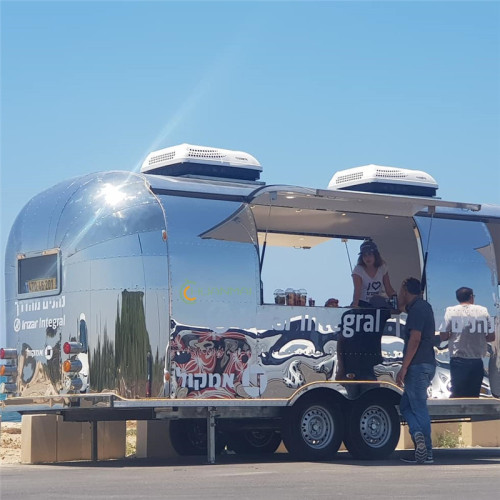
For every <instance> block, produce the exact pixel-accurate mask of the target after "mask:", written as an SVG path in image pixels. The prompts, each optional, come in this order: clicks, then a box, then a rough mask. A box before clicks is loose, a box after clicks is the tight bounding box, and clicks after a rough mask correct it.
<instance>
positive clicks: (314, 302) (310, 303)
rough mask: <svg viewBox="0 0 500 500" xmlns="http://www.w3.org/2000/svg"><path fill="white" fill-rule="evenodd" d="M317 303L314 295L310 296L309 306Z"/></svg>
mask: <svg viewBox="0 0 500 500" xmlns="http://www.w3.org/2000/svg"><path fill="white" fill-rule="evenodd" d="M315 305H316V301H315V300H314V299H313V298H312V297H309V307H314V306H315Z"/></svg>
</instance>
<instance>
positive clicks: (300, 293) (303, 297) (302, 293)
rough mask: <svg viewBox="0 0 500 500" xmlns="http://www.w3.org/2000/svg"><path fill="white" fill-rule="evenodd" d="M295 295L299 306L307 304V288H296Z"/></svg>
mask: <svg viewBox="0 0 500 500" xmlns="http://www.w3.org/2000/svg"><path fill="white" fill-rule="evenodd" d="M295 293H296V297H297V299H298V300H297V302H298V304H297V305H299V306H305V305H306V304H307V290H304V289H303V288H301V289H300V290H297V292H295Z"/></svg>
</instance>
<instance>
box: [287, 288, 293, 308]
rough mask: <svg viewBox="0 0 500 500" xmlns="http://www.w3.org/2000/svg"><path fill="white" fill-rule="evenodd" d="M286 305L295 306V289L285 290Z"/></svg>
mask: <svg viewBox="0 0 500 500" xmlns="http://www.w3.org/2000/svg"><path fill="white" fill-rule="evenodd" d="M285 296H286V305H287V306H294V305H296V304H295V290H294V289H293V288H287V289H286V290H285Z"/></svg>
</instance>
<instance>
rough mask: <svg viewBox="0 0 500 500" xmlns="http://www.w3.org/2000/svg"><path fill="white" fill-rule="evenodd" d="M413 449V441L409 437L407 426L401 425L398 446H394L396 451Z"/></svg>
mask: <svg viewBox="0 0 500 500" xmlns="http://www.w3.org/2000/svg"><path fill="white" fill-rule="evenodd" d="M413 448H414V445H413V441H412V439H411V436H410V431H409V429H408V426H407V425H405V424H401V434H400V436H399V441H398V444H397V445H396V449H397V450H412V449H413Z"/></svg>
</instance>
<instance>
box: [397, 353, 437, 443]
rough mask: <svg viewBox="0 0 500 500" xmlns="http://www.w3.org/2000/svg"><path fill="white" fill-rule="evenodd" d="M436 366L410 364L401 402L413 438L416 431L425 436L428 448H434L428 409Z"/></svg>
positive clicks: (400, 407) (400, 408) (400, 406)
mask: <svg viewBox="0 0 500 500" xmlns="http://www.w3.org/2000/svg"><path fill="white" fill-rule="evenodd" d="M435 373H436V366H435V365H433V364H430V363H420V364H416V365H410V366H409V367H408V371H407V372H406V377H405V380H404V382H405V390H404V393H403V396H402V397H401V402H400V403H399V410H400V411H401V415H402V416H403V418H404V419H405V420H406V422H407V423H408V427H409V428H410V434H411V436H412V438H413V436H414V435H415V432H421V433H422V434H423V435H424V437H425V446H426V447H427V450H429V451H430V450H432V439H431V418H430V417H429V410H428V409H427V388H428V387H429V385H430V384H431V381H432V379H433V378H434V374H435Z"/></svg>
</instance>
